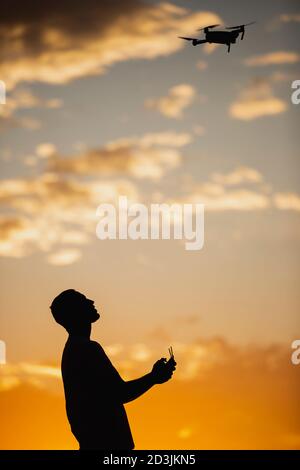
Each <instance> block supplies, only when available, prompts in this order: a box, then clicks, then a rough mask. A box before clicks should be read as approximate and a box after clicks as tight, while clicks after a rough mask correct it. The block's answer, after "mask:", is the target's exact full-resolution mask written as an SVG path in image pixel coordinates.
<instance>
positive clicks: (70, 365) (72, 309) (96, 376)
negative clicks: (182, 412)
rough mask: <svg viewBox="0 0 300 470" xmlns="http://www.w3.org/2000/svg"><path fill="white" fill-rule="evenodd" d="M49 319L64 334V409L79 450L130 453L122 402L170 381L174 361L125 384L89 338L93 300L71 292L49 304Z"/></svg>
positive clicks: (159, 363)
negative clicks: (61, 328)
mask: <svg viewBox="0 0 300 470" xmlns="http://www.w3.org/2000/svg"><path fill="white" fill-rule="evenodd" d="M50 309H51V312H52V314H53V316H54V319H55V320H56V321H57V323H59V324H60V325H62V326H63V327H64V328H65V329H66V330H67V332H68V333H69V338H68V340H67V342H66V345H65V348H64V351H63V355H62V362H61V369H62V377H63V383H64V390H65V399H66V410H67V416H68V420H69V423H70V426H71V430H72V433H73V434H74V436H75V437H76V439H77V441H78V442H79V447H80V450H92V449H122V450H126V449H133V448H134V442H133V439H132V435H131V431H130V427H129V423H128V419H127V415H126V411H125V408H124V403H127V402H129V401H132V400H135V399H136V398H138V397H139V396H141V395H142V394H143V393H145V392H146V391H147V390H149V389H150V388H151V387H152V386H153V385H155V384H161V383H164V382H167V380H169V379H170V378H171V377H172V374H173V371H174V370H175V366H176V363H175V361H174V359H173V358H171V359H170V360H169V361H168V362H166V359H165V358H162V359H160V360H158V361H157V362H156V363H155V364H154V366H153V368H152V371H151V372H150V373H148V374H146V375H144V376H143V377H140V378H138V379H136V380H130V381H128V382H125V381H124V380H123V379H122V378H121V377H120V375H119V373H118V372H117V370H116V369H115V368H114V366H113V365H112V363H111V362H110V360H109V358H108V357H107V356H106V354H105V352H104V350H103V349H102V347H101V346H100V344H99V343H97V342H96V341H91V340H90V334H91V325H92V323H94V322H95V321H97V320H98V319H99V318H100V315H99V313H98V312H97V310H96V308H95V306H94V302H93V301H92V300H90V299H87V298H86V297H85V296H84V295H83V294H81V293H80V292H77V291H75V290H73V289H69V290H65V291H64V292H62V293H61V294H59V295H58V296H57V297H56V298H55V299H54V300H53V302H52V304H51V307H50Z"/></svg>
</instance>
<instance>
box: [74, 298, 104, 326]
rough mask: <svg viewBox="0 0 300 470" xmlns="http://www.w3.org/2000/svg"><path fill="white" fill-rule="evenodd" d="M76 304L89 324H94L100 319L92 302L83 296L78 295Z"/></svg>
mask: <svg viewBox="0 0 300 470" xmlns="http://www.w3.org/2000/svg"><path fill="white" fill-rule="evenodd" d="M78 303H79V305H80V307H81V308H82V310H83V311H84V314H85V315H87V318H88V319H89V321H90V322H91V323H94V322H95V321H97V320H98V319H99V318H100V315H99V313H98V311H97V309H96V307H95V305H94V301H93V300H91V299H88V298H87V297H86V296H85V295H83V294H80V297H79V298H78Z"/></svg>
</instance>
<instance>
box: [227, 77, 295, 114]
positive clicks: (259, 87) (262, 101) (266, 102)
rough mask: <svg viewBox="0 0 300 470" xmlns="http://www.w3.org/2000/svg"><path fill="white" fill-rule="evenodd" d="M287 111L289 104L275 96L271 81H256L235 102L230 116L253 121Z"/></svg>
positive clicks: (230, 110)
mask: <svg viewBox="0 0 300 470" xmlns="http://www.w3.org/2000/svg"><path fill="white" fill-rule="evenodd" d="M286 110H287V103H286V102H285V101H283V100H282V99H280V98H277V97H275V96H274V95H273V90H272V87H271V84H270V81H268V80H266V79H260V78H259V79H255V80H254V81H253V82H252V83H250V85H249V86H248V87H247V88H245V89H244V90H242V92H241V93H240V95H239V97H238V98H237V100H236V101H234V102H233V103H232V104H231V106H230V108H229V114H230V116H231V117H233V118H234V119H239V120H242V121H251V120H253V119H257V118H260V117H264V116H275V115H277V114H281V113H283V112H285V111H286Z"/></svg>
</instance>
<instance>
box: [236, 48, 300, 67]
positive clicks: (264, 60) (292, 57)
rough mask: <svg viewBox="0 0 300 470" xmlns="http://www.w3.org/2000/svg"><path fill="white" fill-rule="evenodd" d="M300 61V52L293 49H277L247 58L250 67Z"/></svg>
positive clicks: (246, 61)
mask: <svg viewBox="0 0 300 470" xmlns="http://www.w3.org/2000/svg"><path fill="white" fill-rule="evenodd" d="M299 61H300V54H298V53H297V52H292V51H275V52H270V53H268V54H263V55H256V56H252V57H249V58H248V59H245V61H244V63H245V65H247V66H249V67H262V66H267V65H281V64H296V63H297V62H299Z"/></svg>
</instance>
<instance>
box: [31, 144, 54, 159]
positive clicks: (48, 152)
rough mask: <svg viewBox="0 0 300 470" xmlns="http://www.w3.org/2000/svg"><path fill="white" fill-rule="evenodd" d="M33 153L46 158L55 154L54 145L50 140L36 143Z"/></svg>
mask: <svg viewBox="0 0 300 470" xmlns="http://www.w3.org/2000/svg"><path fill="white" fill-rule="evenodd" d="M35 153H36V155H37V156H38V157H41V158H48V157H51V156H53V155H55V154H56V147H55V145H54V144H51V143H50V142H44V143H42V144H39V145H37V147H36V149H35Z"/></svg>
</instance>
